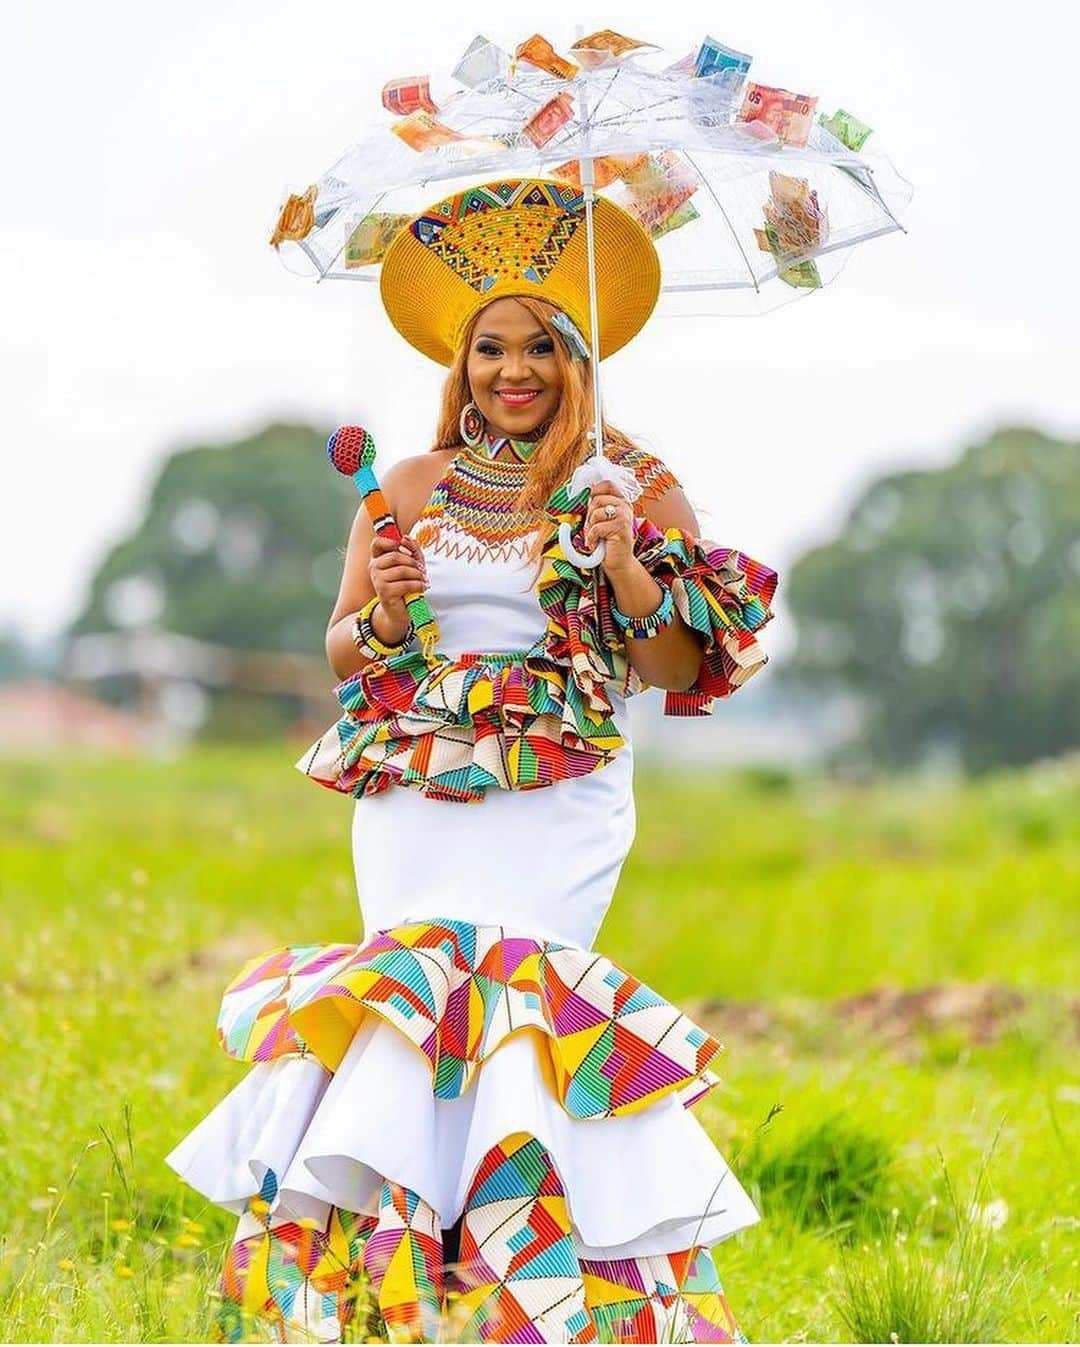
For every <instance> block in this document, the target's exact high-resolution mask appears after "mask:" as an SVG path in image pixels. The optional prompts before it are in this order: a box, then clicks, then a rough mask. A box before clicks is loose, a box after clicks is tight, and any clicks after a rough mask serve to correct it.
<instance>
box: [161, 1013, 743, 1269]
mask: <svg viewBox="0 0 1080 1347" xmlns="http://www.w3.org/2000/svg"><path fill="white" fill-rule="evenodd" d="M513 1132H528V1133H530V1134H531V1135H533V1136H535V1137H537V1138H538V1139H539V1140H540V1141H541V1142H542V1143H543V1145H544V1146H545V1147H546V1148H547V1150H548V1152H549V1154H550V1155H551V1157H552V1160H553V1162H554V1165H555V1168H556V1170H557V1171H558V1174H559V1177H560V1179H561V1181H562V1185H563V1190H564V1192H565V1193H566V1196H567V1205H568V1207H569V1212H570V1218H571V1221H572V1222H573V1225H574V1230H575V1236H576V1242H577V1252H578V1255H579V1257H584V1258H603V1259H612V1258H632V1257H640V1256H643V1255H647V1254H658V1253H671V1252H674V1251H676V1250H679V1249H685V1248H689V1247H690V1246H691V1245H693V1244H698V1245H702V1246H704V1247H706V1248H708V1247H710V1246H711V1245H713V1244H716V1243H719V1241H720V1240H722V1239H726V1238H727V1237H728V1236H729V1235H732V1234H734V1233H735V1232H736V1231H738V1230H742V1229H745V1228H746V1227H747V1226H749V1225H753V1224H754V1223H755V1222H756V1221H758V1220H759V1219H760V1217H759V1214H758V1211H757V1209H756V1208H755V1206H754V1204H753V1203H752V1202H751V1200H750V1198H749V1196H748V1195H747V1193H746V1192H745V1190H744V1189H743V1188H742V1186H741V1185H740V1184H739V1182H738V1180H737V1179H736V1178H735V1175H734V1174H733V1173H732V1172H731V1170H730V1169H729V1168H728V1166H727V1164H726V1163H725V1161H724V1159H723V1157H722V1156H721V1154H720V1152H719V1151H718V1150H717V1149H716V1147H715V1146H714V1145H713V1143H712V1142H711V1141H710V1140H709V1137H708V1135H707V1134H706V1132H705V1130H704V1129H703V1128H702V1126H701V1124H700V1123H699V1122H698V1121H697V1119H696V1118H694V1117H693V1116H692V1115H691V1114H690V1113H689V1112H688V1111H687V1109H685V1108H684V1107H683V1105H682V1104H681V1103H680V1102H679V1100H678V1099H677V1098H676V1097H674V1096H668V1097H666V1098H664V1099H661V1100H658V1101H657V1102H656V1103H654V1104H651V1105H650V1106H649V1107H648V1108H645V1109H643V1110H641V1111H640V1112H637V1113H631V1114H626V1115H623V1116H619V1117H615V1118H603V1119H595V1118H594V1119H580V1118H573V1117H571V1116H570V1115H569V1114H568V1113H567V1112H566V1111H565V1109H563V1108H562V1107H561V1105H560V1104H559V1103H558V1101H557V1100H556V1099H555V1098H554V1096H553V1095H552V1094H551V1093H550V1091H549V1090H548V1088H547V1086H546V1085H545V1083H544V1080H543V1078H542V1076H541V1071H540V1065H539V1062H538V1061H537V1057H536V1046H535V1044H534V1042H533V1037H532V1035H531V1034H519V1035H516V1036H514V1037H511V1038H509V1039H507V1040H506V1041H505V1042H504V1043H503V1044H502V1045H501V1046H500V1047H499V1049H498V1050H497V1051H496V1052H495V1053H493V1055H492V1056H491V1057H490V1058H489V1059H488V1060H487V1061H486V1062H485V1063H484V1066H483V1069H482V1070H481V1071H480V1073H479V1074H478V1076H477V1077H476V1079H475V1080H474V1081H473V1083H472V1084H471V1085H470V1086H469V1088H468V1089H467V1090H466V1091H465V1093H464V1094H463V1095H461V1096H460V1097H459V1098H457V1099H437V1098H436V1097H435V1096H434V1095H433V1094H432V1089H431V1072H430V1069H429V1067H428V1065H427V1062H426V1060H425V1059H424V1057H423V1056H422V1055H421V1053H420V1052H418V1051H417V1049H416V1048H415V1047H413V1046H412V1044H410V1043H408V1042H406V1041H405V1040H404V1039H403V1038H402V1036H401V1034H400V1033H398V1031H397V1030H396V1029H394V1028H393V1027H392V1026H390V1025H389V1024H387V1023H386V1022H385V1021H383V1020H380V1019H379V1018H378V1017H377V1016H374V1015H372V1016H369V1017H368V1018H367V1019H366V1020H365V1022H364V1024H363V1025H362V1026H361V1028H360V1030H359V1031H358V1032H357V1034H356V1036H355V1037H354V1039H353V1041H352V1043H351V1045H350V1047H349V1050H348V1051H347V1053H346V1054H345V1057H344V1059H343V1060H342V1062H341V1065H340V1066H339V1068H338V1070H337V1072H336V1073H334V1075H333V1076H331V1074H330V1073H329V1072H328V1071H326V1070H325V1068H323V1067H322V1066H320V1065H319V1063H318V1062H316V1061H314V1060H313V1059H312V1058H310V1057H303V1058H302V1057H286V1058H282V1059H280V1060H278V1061H276V1062H267V1063H260V1064H258V1065H256V1066H253V1067H251V1069H250V1070H249V1072H248V1074H247V1076H245V1078H244V1079H243V1080H242V1081H241V1082H240V1084H239V1085H237V1086H236V1088H235V1089H233V1090H232V1091H231V1092H230V1093H229V1094H228V1095H227V1096H226V1097H225V1098H224V1099H223V1100H222V1102H221V1103H220V1104H219V1105H218V1106H217V1108H215V1109H214V1110H213V1111H212V1112H211V1113H209V1114H208V1115H207V1116H206V1117H205V1118H204V1119H203V1121H202V1122H201V1123H200V1124H199V1125H198V1126H197V1127H196V1128H195V1129H194V1131H192V1132H191V1133H190V1134H189V1135H188V1136H187V1137H185V1139H184V1140H183V1141H181V1143H180V1144H179V1145H178V1146H177V1147H176V1148H175V1149H174V1150H173V1151H172V1152H171V1154H170V1155H168V1156H167V1157H166V1162H167V1163H168V1164H169V1165H170V1166H171V1167H172V1168H173V1169H175V1170H176V1172H177V1173H178V1174H179V1175H180V1177H181V1178H183V1179H184V1180H185V1181H186V1182H187V1183H188V1184H190V1185H191V1186H192V1187H193V1188H195V1189H196V1190H197V1191H198V1192H200V1193H202V1194H203V1195H204V1196H205V1197H207V1198H209V1199H210V1200H211V1201H213V1202H215V1203H218V1204H219V1205H220V1206H223V1207H226V1208H228V1209H229V1210H232V1211H236V1212H240V1211H242V1210H243V1209H244V1205H245V1202H246V1201H247V1199H248V1198H250V1197H251V1196H252V1195H253V1194H254V1193H256V1192H258V1190H259V1189H260V1187H261V1186H262V1182H263V1179H264V1177H265V1175H266V1172H267V1170H273V1171H274V1174H275V1175H276V1177H277V1180H278V1194H277V1197H276V1198H275V1200H274V1203H273V1205H272V1207H271V1216H272V1218H276V1219H278V1220H288V1219H292V1220H299V1219H300V1218H302V1217H304V1216H310V1217H314V1218H315V1219H316V1220H318V1221H320V1222H322V1221H325V1219H326V1217H327V1216H328V1214H329V1207H330V1206H331V1205H335V1206H339V1207H342V1208H345V1209H346V1210H349V1211H357V1212H374V1211H376V1210H377V1207H378V1198H379V1189H380V1187H381V1186H382V1183H383V1180H384V1178H389V1179H391V1180H392V1181H394V1182H396V1183H402V1184H405V1185H406V1186H407V1187H409V1188H412V1189H413V1190H414V1191H416V1192H418V1193H419V1194H420V1195H421V1197H423V1198H424V1200H425V1201H426V1202H428V1203H429V1204H430V1205H431V1206H432V1207H433V1208H434V1209H435V1211H437V1212H438V1213H439V1218H440V1221H441V1223H442V1225H443V1227H444V1228H448V1227H449V1226H451V1225H452V1224H453V1223H454V1221H455V1220H456V1219H457V1217H458V1216H459V1215H460V1214H461V1211H462V1209H463V1207H464V1204H465V1200H466V1197H467V1195H468V1189H469V1185H470V1183H471V1181H472V1178H473V1175H474V1174H475V1172H476V1169H477V1167H478V1165H479V1164H480V1161H481V1160H482V1158H483V1156H484V1154H485V1153H486V1152H487V1151H488V1150H489V1149H490V1148H491V1147H492V1146H495V1145H497V1144H498V1143H499V1142H500V1141H502V1140H503V1139H504V1138H506V1137H507V1136H509V1135H510V1134H511V1133H513Z"/></svg>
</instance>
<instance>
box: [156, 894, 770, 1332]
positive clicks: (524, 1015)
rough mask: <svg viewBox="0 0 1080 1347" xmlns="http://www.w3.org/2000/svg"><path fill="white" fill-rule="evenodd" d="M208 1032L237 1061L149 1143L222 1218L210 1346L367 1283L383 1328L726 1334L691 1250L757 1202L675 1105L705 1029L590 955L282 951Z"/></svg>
mask: <svg viewBox="0 0 1080 1347" xmlns="http://www.w3.org/2000/svg"><path fill="white" fill-rule="evenodd" d="M219 1035H220V1041H221V1044H222V1047H223V1048H224V1050H225V1051H226V1052H227V1053H228V1054H229V1055H230V1056H233V1057H236V1058H239V1059H242V1060H245V1061H248V1062H250V1063H252V1069H251V1071H250V1072H249V1074H248V1076H247V1077H245V1079H244V1080H243V1081H241V1083H240V1084H239V1085H238V1086H237V1087H236V1088H235V1089H234V1090H233V1092H232V1093H231V1094H230V1095H229V1096H227V1098H226V1099H225V1100H224V1101H223V1102H222V1103H221V1104H220V1105H219V1106H218V1108H217V1109H216V1110H214V1112H212V1113H211V1114H210V1115H209V1116H208V1117H207V1118H206V1119H204V1121H203V1122H202V1123H201V1124H200V1125H199V1127H198V1128H196V1130H195V1131H194V1132H193V1133H191V1134H190V1135H189V1136H188V1137H187V1138H186V1139H185V1141H184V1142H182V1143H181V1145H180V1146H178V1147H177V1148H176V1150H175V1151H174V1152H173V1154H172V1155H170V1156H169V1157H168V1158H169V1163H170V1164H172V1165H173V1167H174V1168H176V1169H177V1170H178V1172H180V1173H181V1174H182V1176H183V1177H184V1178H185V1179H186V1180H187V1181H188V1182H189V1183H190V1184H192V1185H193V1186H194V1187H196V1188H198V1189H199V1190H200V1191H201V1192H203V1193H205V1194H206V1195H207V1196H209V1197H211V1198H212V1200H214V1201H216V1202H219V1203H221V1204H222V1205H225V1206H228V1207H230V1208H231V1209H233V1210H238V1211H240V1212H241V1219H240V1225H239V1227H238V1230H237V1234H236V1238H235V1239H234V1241H233V1243H232V1245H231V1248H230V1250H229V1253H228V1256H227V1260H226V1264H225V1269H224V1274H223V1278H222V1297H223V1298H222V1301H221V1307H220V1310H219V1312H218V1318H217V1335H218V1340H228V1341H240V1340H242V1339H243V1337H244V1335H245V1333H249V1332H250V1331H251V1328H252V1323H253V1322H256V1321H259V1320H261V1321H262V1322H263V1323H264V1324H265V1323H266V1322H267V1321H269V1322H270V1323H272V1324H276V1325H277V1328H278V1331H279V1333H280V1334H282V1336H281V1337H280V1339H279V1340H282V1341H285V1340H289V1339H288V1337H287V1335H288V1334H289V1333H291V1332H293V1331H295V1330H297V1329H298V1328H300V1327H303V1328H304V1329H305V1330H306V1331H314V1332H316V1333H318V1334H320V1335H322V1340H324V1341H325V1340H331V1341H332V1340H336V1338H335V1337H328V1336H327V1335H329V1334H331V1333H333V1334H336V1333H337V1332H339V1331H340V1330H341V1329H342V1328H343V1326H344V1325H345V1324H347V1323H349V1322H351V1321H352V1319H353V1317H354V1315H355V1314H356V1313H361V1312H364V1311H363V1310H362V1309H360V1308H358V1306H363V1305H364V1304H367V1303H368V1301H370V1302H371V1303H374V1304H375V1305H377V1307H378V1310H379V1313H380V1315H381V1317H382V1321H383V1324H384V1325H385V1328H386V1330H387V1332H388V1333H389V1336H390V1340H391V1341H404V1342H415V1341H423V1342H430V1341H435V1340H444V1341H445V1340H449V1341H462V1340H466V1341H493V1342H494V1341H498V1342H582V1343H584V1342H596V1341H615V1342H655V1341H663V1340H668V1339H667V1338H665V1337H664V1335H665V1334H670V1333H672V1332H673V1331H676V1330H677V1331H678V1332H681V1333H683V1334H684V1335H686V1336H684V1337H682V1338H681V1339H680V1338H679V1337H678V1336H676V1337H675V1338H674V1339H672V1340H676V1341H678V1340H685V1341H695V1342H731V1341H744V1340H745V1339H743V1338H742V1335H741V1333H740V1331H739V1329H738V1326H737V1324H736V1323H735V1320H734V1318H733V1316H732V1313H731V1309H730V1306H729V1305H728V1303H727V1300H726V1297H725V1296H724V1293H723V1288H722V1287H721V1285H720V1282H719V1280H718V1278H717V1275H716V1271H715V1268H714V1265H713V1262H712V1258H711V1256H710V1255H709V1253H708V1247H709V1245H710V1244H711V1243H715V1242H716V1241H717V1240H718V1239H722V1238H725V1237H726V1236H727V1235H728V1234H730V1233H732V1232H733V1231H734V1230H737V1229H740V1228H743V1227H745V1226H746V1225H749V1224H752V1223H753V1222H754V1221H756V1220H757V1219H758V1217H757V1213H756V1211H755V1209H754V1207H753V1205H752V1203H751V1202H750V1200H749V1198H748V1197H747V1195H746V1194H745V1193H744V1192H743V1190H742V1189H741V1187H740V1186H739V1184H738V1182H737V1180H736V1179H735V1177H734V1175H732V1174H731V1172H730V1171H729V1170H728V1169H727V1167H726V1165H724V1163H723V1161H722V1159H721V1158H720V1157H719V1155H718V1153H717V1152H716V1151H715V1149H714V1148H713V1147H712V1144H711V1142H709V1141H708V1138H707V1137H706V1135H705V1133H704V1131H703V1130H702V1129H701V1128H700V1125H699V1124H698V1123H696V1121H695V1120H694V1119H692V1118H691V1117H690V1115H689V1114H688V1112H687V1110H688V1109H689V1107H690V1105H691V1104H693V1103H696V1102H697V1101H698V1100H699V1099H700V1098H701V1097H702V1096H703V1095H704V1094H705V1093H706V1092H707V1091H708V1090H709V1089H710V1088H711V1087H712V1086H714V1085H716V1084H717V1083H718V1078H717V1077H716V1076H715V1074H714V1073H713V1071H712V1069H711V1065H712V1064H713V1063H714V1062H715V1061H716V1059H717V1057H718V1056H719V1055H720V1053H721V1052H722V1047H721V1045H720V1044H719V1043H718V1042H717V1041H716V1039H715V1038H713V1037H712V1036H711V1035H710V1034H709V1033H707V1032H706V1031H705V1030H704V1029H702V1028H700V1027H699V1026H697V1025H695V1024H694V1023H693V1022H692V1021H691V1020H690V1019H688V1018H687V1017H686V1016H685V1015H684V1014H683V1013H682V1012H680V1011H679V1010H678V1009H677V1008H676V1007H674V1006H673V1005H671V1004H670V1003H669V1002H667V1001H666V1000H665V999H664V998H663V997H661V996H659V995H657V993H655V992H654V991H652V990H651V989H650V988H648V987H646V986H645V985H644V984H642V983H641V982H640V981H639V980H638V979H636V978H634V977H633V976H632V975H631V974H629V973H628V972H626V971H625V970H623V969H622V968H620V967H619V966H618V965H616V964H614V963H613V962H612V961H610V960H609V959H607V958H605V957H604V956H602V955H600V954H597V953H596V952H593V951H588V950H584V949H579V948H575V947H573V946H568V945H565V944H561V943H558V942H553V941H544V940H537V939H533V938H530V937H528V936H526V935H523V934H521V933H519V932H515V931H514V930H512V929H507V928H505V927H499V926H477V925H474V924H471V923H468V922H463V921H455V920H447V919H432V920H427V921H422V922H410V923H407V924H405V925H402V926H398V927H395V928H392V929H389V930H385V931H379V932H376V933H375V934H374V935H373V936H372V937H371V938H370V939H369V940H367V941H366V942H364V943H362V944H361V945H359V946H356V945H352V946H350V945H345V944H337V945H327V946H314V945H309V946H300V947H282V948H278V949H274V950H271V951H268V952H267V953H266V954H264V955H261V956H259V957H258V958H255V959H252V960H251V961H250V962H249V963H247V964H246V965H245V966H244V967H243V968H242V969H241V971H240V972H239V973H238V975H237V976H236V977H235V978H234V979H233V981H232V982H231V983H230V984H229V986H228V988H227V989H226V992H225V995H224V998H223V1002H222V1008H221V1016H220V1020H219ZM389 1120H393V1121H392V1123H391V1124H390V1125H388V1121H389ZM630 1173H633V1174H634V1175H635V1178H634V1182H633V1185H631V1186H628V1185H627V1175H628V1174H630ZM710 1193H711V1196H710ZM717 1194H719V1198H718V1197H717ZM457 1220H460V1222H461V1243H460V1254H459V1258H458V1260H457V1261H456V1262H455V1263H454V1264H444V1261H443V1246H442V1237H443V1232H444V1231H445V1230H446V1229H447V1228H449V1227H451V1226H452V1225H453V1224H454V1223H455V1221H457ZM358 1295H359V1297H360V1299H359V1301H358V1300H357V1299H356V1297H357V1296H358ZM365 1297H368V1301H365ZM251 1316H255V1317H256V1318H255V1320H254V1321H253V1320H252V1318H251ZM448 1331H449V1332H450V1333H451V1334H453V1333H455V1332H456V1333H459V1334H461V1335H463V1336H450V1337H449V1338H447V1337H446V1336H445V1334H446V1333H447V1332H448ZM440 1333H441V1334H443V1335H444V1336H443V1337H441V1338H440V1337H439V1335H440Z"/></svg>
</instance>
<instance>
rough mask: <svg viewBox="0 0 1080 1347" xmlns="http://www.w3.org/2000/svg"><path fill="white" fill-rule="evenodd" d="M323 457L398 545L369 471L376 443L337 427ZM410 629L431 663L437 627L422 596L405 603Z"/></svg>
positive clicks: (398, 536)
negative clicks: (347, 479) (349, 482)
mask: <svg viewBox="0 0 1080 1347" xmlns="http://www.w3.org/2000/svg"><path fill="white" fill-rule="evenodd" d="M326 456H327V458H329V460H330V462H331V463H332V464H333V465H334V467H335V468H337V470H338V472H340V473H341V474H342V475H343V476H345V477H351V478H352V479H353V482H354V484H355V486H356V489H357V491H359V493H360V498H361V500H362V501H363V502H364V506H365V507H366V509H367V512H368V514H369V516H370V517H371V522H372V525H373V526H374V529H375V532H376V533H377V534H379V536H380V537H382V538H389V539H391V540H392V541H393V542H400V541H401V530H400V529H399V528H398V526H397V520H396V519H395V518H394V516H393V513H392V512H391V510H390V506H389V505H388V504H387V503H386V497H385V496H384V495H383V493H382V488H381V487H380V486H379V482H378V479H377V478H376V476H375V472H374V470H373V468H372V464H373V463H374V462H375V440H374V438H373V437H372V435H371V434H370V432H369V431H366V430H365V429H364V428H363V426H339V427H338V428H337V430H335V431H334V433H333V434H332V435H331V436H330V438H329V439H328V440H327V442H326ZM405 607H406V608H407V609H408V613H409V618H410V620H411V621H412V624H413V629H414V631H415V632H416V635H417V637H418V639H419V641H420V649H421V650H422V651H423V655H424V658H425V659H426V660H427V661H428V662H429V663H430V662H431V660H432V659H433V658H434V655H435V649H436V647H437V646H438V644H439V624H438V622H437V621H436V620H435V614H434V613H433V612H432V611H431V607H430V605H429V604H428V601H427V599H426V597H425V596H424V594H423V592H422V591H421V592H420V593H417V594H410V595H409V596H408V597H407V598H406V600H405Z"/></svg>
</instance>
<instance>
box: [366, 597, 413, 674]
mask: <svg viewBox="0 0 1080 1347" xmlns="http://www.w3.org/2000/svg"><path fill="white" fill-rule="evenodd" d="M378 602H379V596H378V595H377V594H376V595H375V597H374V598H371V599H368V601H367V603H365V604H364V606H363V608H361V609H360V611H359V612H358V613H357V614H356V620H355V621H354V622H353V629H352V638H353V645H355V646H356V648H357V650H359V651H360V653H361V655H363V656H364V657H365V658H366V659H373V660H374V659H385V658H386V657H387V656H388V655H402V654H404V653H405V651H406V650H407V649H408V648H409V646H410V645H411V644H412V639H413V635H414V630H415V629H414V627H413V624H412V622H411V621H410V623H409V630H408V631H407V632H406V633H405V635H404V636H403V637H402V638H401V640H400V641H399V642H398V643H397V645H387V644H386V642H385V641H380V640H379V638H378V637H377V636H376V635H375V629H374V628H373V627H372V625H371V614H372V613H373V612H374V611H375V608H376V606H377V605H378Z"/></svg>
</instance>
